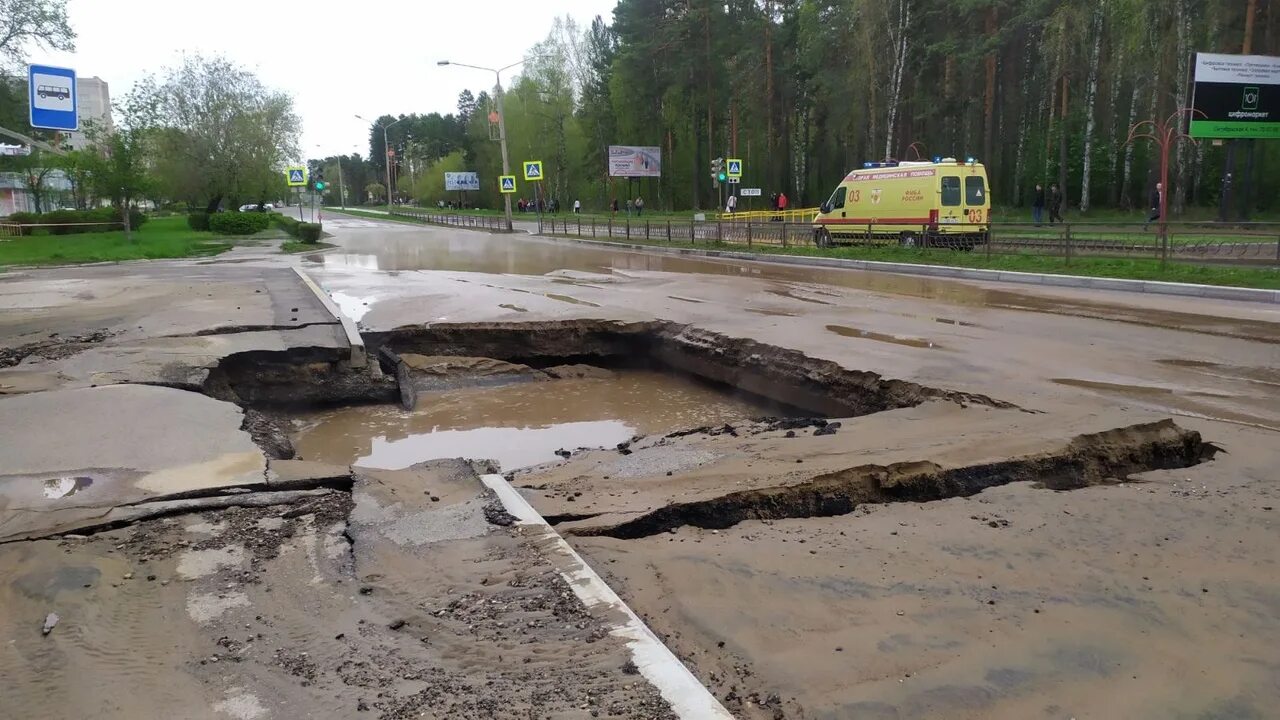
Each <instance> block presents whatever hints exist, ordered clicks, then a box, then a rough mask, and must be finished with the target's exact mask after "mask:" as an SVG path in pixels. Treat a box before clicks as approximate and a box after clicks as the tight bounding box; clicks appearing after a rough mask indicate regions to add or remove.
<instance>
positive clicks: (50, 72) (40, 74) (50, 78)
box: [27, 65, 80, 130]
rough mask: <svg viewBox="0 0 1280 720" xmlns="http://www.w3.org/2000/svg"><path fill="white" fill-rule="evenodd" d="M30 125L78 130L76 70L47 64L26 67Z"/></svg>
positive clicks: (45, 128)
mask: <svg viewBox="0 0 1280 720" xmlns="http://www.w3.org/2000/svg"><path fill="white" fill-rule="evenodd" d="M27 89H28V91H29V97H30V100H31V127H33V128H39V129H41V130H79V129H80V116H79V114H78V113H77V112H76V71H75V70H72V69H71V68H60V67H52V66H49V65H31V66H30V67H29V68H28V69H27Z"/></svg>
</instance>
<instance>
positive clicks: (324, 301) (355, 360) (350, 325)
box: [293, 265, 369, 368]
mask: <svg viewBox="0 0 1280 720" xmlns="http://www.w3.org/2000/svg"><path fill="white" fill-rule="evenodd" d="M293 271H294V272H295V273H297V274H298V278H299V279H300V280H302V283H303V284H304V285H306V286H307V287H308V288H309V289H310V290H311V292H312V293H313V294H314V295H315V296H316V299H317V300H319V301H320V304H321V305H323V306H324V309H325V310H327V311H329V314H330V315H332V316H333V319H334V320H337V321H338V322H339V323H340V324H341V325H342V332H343V334H344V335H346V336H347V344H348V345H350V346H351V367H353V368H362V367H365V365H367V364H368V362H369V359H368V355H367V354H366V353H365V350H364V339H363V338H361V337H360V332H359V331H357V330H356V324H355V323H354V322H352V320H351V318H349V317H347V316H346V315H343V314H342V311H341V310H339V309H338V306H337V305H335V304H334V302H333V299H332V298H330V297H329V294H328V293H326V292H325V291H324V290H322V289H321V288H320V286H319V285H317V284H316V281H315V280H312V279H311V276H310V275H308V274H307V273H305V272H304V271H303V270H302V268H299V267H298V266H296V265H295V266H294V267H293Z"/></svg>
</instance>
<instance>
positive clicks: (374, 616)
mask: <svg viewBox="0 0 1280 720" xmlns="http://www.w3.org/2000/svg"><path fill="white" fill-rule="evenodd" d="M421 488H427V489H429V490H430V491H431V492H435V493H438V495H437V501H435V502H433V501H432V500H431V499H428V498H427V497H426V496H424V494H423V490H422V489H421ZM478 488H479V485H478V482H476V479H475V475H474V474H471V473H470V470H469V469H467V468H466V466H462V465H457V464H453V465H446V466H443V467H438V468H435V469H431V470H422V471H418V472H410V473H405V474H402V475H399V476H390V475H389V476H370V477H362V478H357V480H356V485H355V487H354V488H353V490H352V491H351V492H341V491H329V492H327V493H326V494H323V495H320V496H318V497H312V498H308V499H307V500H304V501H301V502H297V503H292V504H284V505H275V506H269V507H255V508H249V507H239V508H235V507H233V508H229V509H225V510H221V511H218V512H208V513H190V514H184V515H179V516H174V517H170V518H164V519H158V520H148V521H144V522H140V523H137V524H135V525H132V526H130V527H128V528H124V529H119V530H113V531H108V532H102V533H97V534H93V535H90V536H88V537H83V536H74V537H70V538H64V539H50V540H40V541H35V542H26V543H16V544H9V545H4V546H0V577H3V578H5V580H4V582H3V583H0V602H3V606H4V607H5V613H3V617H2V618H0V632H3V635H4V637H5V638H6V639H7V640H6V643H5V644H4V646H3V648H0V674H3V676H4V677H5V678H6V687H7V689H6V692H5V714H6V715H10V714H11V715H12V716H13V717H42V718H43V717H47V718H82V717H103V718H111V717H119V718H126V717H127V718H137V717H231V718H266V717H356V716H360V715H361V714H362V713H365V712H368V713H370V714H371V716H372V717H383V718H418V717H427V718H441V719H444V718H459V717H468V718H518V717H519V718H522V717H529V716H530V715H529V713H534V714H535V715H536V716H542V717H548V716H563V717H571V716H579V715H580V716H582V717H588V716H590V717H608V718H636V719H649V718H653V719H659V718H661V719H664V720H665V719H666V718H670V717H672V716H671V714H670V711H669V710H668V709H667V706H666V703H665V701H663V700H662V699H661V698H660V697H658V696H657V693H656V691H654V690H653V689H652V687H651V686H649V685H648V684H647V683H645V682H644V681H643V680H642V679H640V678H638V676H636V675H634V674H632V673H630V672H628V671H627V670H626V664H627V662H628V657H629V654H628V653H627V652H626V649H625V647H624V646H623V645H622V644H621V642H619V641H617V640H615V639H614V638H612V637H611V636H610V635H609V626H608V625H607V624H606V621H605V620H604V619H601V618H597V617H593V616H592V615H591V614H590V613H588V612H587V611H586V610H585V608H584V607H583V606H582V604H581V603H580V602H579V601H578V600H577V598H576V597H575V596H574V594H573V592H572V591H571V590H570V588H569V587H568V585H567V584H566V583H565V582H564V580H563V579H561V578H560V576H559V574H558V573H557V572H556V571H555V570H554V568H553V566H552V565H551V564H550V563H549V562H548V561H547V559H546V558H545V557H543V555H542V551H541V550H540V549H539V548H538V547H537V545H536V544H534V543H530V542H528V541H526V540H524V539H522V537H521V534H520V531H519V530H518V529H517V528H514V527H511V526H509V522H510V521H509V520H507V521H505V523H502V519H501V517H495V516H494V515H493V513H486V512H485V510H486V505H485V503H484V501H483V499H482V495H481V494H480V492H479V490H478ZM472 508H474V509H472ZM495 521H497V522H499V523H500V524H494V523H495ZM503 524H506V525H507V526H506V527H504V526H503ZM50 612H56V613H57V614H58V615H59V621H58V622H57V624H56V626H55V627H54V628H53V629H52V630H51V631H50V632H48V633H47V634H43V633H42V626H43V623H44V621H45V618H46V615H47V614H48V613H50Z"/></svg>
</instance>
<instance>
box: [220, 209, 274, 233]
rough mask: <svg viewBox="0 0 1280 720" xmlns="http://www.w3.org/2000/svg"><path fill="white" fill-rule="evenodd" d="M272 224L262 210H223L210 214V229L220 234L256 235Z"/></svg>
mask: <svg viewBox="0 0 1280 720" xmlns="http://www.w3.org/2000/svg"><path fill="white" fill-rule="evenodd" d="M270 226H271V219H270V218H269V217H267V214H266V213H260V212H222V213H214V214H213V215H210V216H209V229H210V230H212V231H213V232H215V233H218V234H219V235H255V234H257V233H260V232H262V231H263V230H266V229H267V228H268V227H270Z"/></svg>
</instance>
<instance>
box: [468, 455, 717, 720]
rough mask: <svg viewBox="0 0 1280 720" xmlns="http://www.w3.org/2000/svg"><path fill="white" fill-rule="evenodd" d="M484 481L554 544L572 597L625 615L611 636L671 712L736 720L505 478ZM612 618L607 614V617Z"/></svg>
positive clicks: (690, 718) (695, 719) (695, 718)
mask: <svg viewBox="0 0 1280 720" xmlns="http://www.w3.org/2000/svg"><path fill="white" fill-rule="evenodd" d="M480 480H481V481H482V482H483V483H484V484H485V486H486V487H488V488H490V489H491V490H493V492H494V493H496V494H497V496H498V499H499V500H501V501H502V504H503V505H504V506H505V507H506V509H507V512H509V513H511V514H512V515H514V516H515V517H516V520H517V521H518V523H519V524H520V525H526V526H530V527H531V528H532V529H533V530H534V531H535V532H541V533H542V535H543V537H544V538H545V539H546V540H549V541H551V542H552V543H554V545H555V547H556V549H557V550H559V551H560V553H561V554H562V555H563V562H560V563H557V565H558V566H559V567H558V568H557V569H558V570H559V571H560V577H562V578H564V580H565V582H567V583H569V587H571V588H573V592H574V594H575V595H577V596H578V599H579V600H581V601H582V603H583V604H584V605H586V606H587V608H588V609H594V608H595V607H596V606H597V605H603V606H604V607H605V609H608V610H614V611H617V612H618V613H621V614H622V615H623V617H625V620H624V621H623V622H621V623H619V624H616V625H614V626H613V628H612V630H611V631H610V634H612V635H615V636H617V637H620V638H623V639H624V640H626V641H627V647H628V648H630V649H631V661H632V662H634V663H635V664H636V667H637V668H639V670H640V674H641V675H643V676H644V677H645V679H646V680H648V681H649V682H650V683H652V684H653V686H654V687H656V688H657V689H658V692H659V693H661V694H662V697H663V699H665V700H666V701H667V702H668V703H670V705H671V710H672V711H673V712H675V714H676V715H677V716H678V717H680V718H685V719H687V720H733V715H730V714H729V711H728V710H726V709H725V708H724V706H723V705H721V704H720V701H719V700H717V699H716V697H715V696H714V695H712V694H711V691H709V690H707V688H706V687H704V686H703V685H702V683H701V682H699V681H698V678H696V677H694V675H693V673H691V672H689V668H687V667H685V666H684V663H682V662H680V659H679V658H677V657H676V656H675V654H674V653H672V652H671V650H670V648H668V647H667V646H666V645H664V644H662V641H661V640H659V639H658V636H657V635H655V634H654V633H653V631H652V630H650V629H649V626H647V625H645V624H644V622H643V621H642V620H640V618H639V617H638V616H637V615H636V614H635V613H634V612H632V610H631V608H630V607H628V606H627V604H626V603H625V602H623V601H622V598H620V597H618V595H617V593H615V592H614V591H613V589H612V588H610V587H609V586H608V585H607V584H606V583H605V581H604V580H602V579H601V578H600V576H599V575H597V574H596V572H595V570H592V569H591V566H589V565H587V563H586V561H585V560H583V559H582V556H581V555H578V553H577V552H575V551H574V549H573V548H572V547H570V545H569V543H567V542H565V540H564V538H562V537H560V533H558V532H556V530H555V528H553V527H551V526H550V525H548V524H547V521H546V520H544V519H542V516H541V515H539V514H538V511H537V510H534V509H533V506H532V505H530V504H529V501H527V500H525V499H524V496H522V495H521V494H520V493H519V492H518V491H516V489H515V488H513V487H511V484H510V483H508V482H507V480H506V478H504V477H502V476H501V475H481V476H480ZM606 616H607V614H606Z"/></svg>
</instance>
